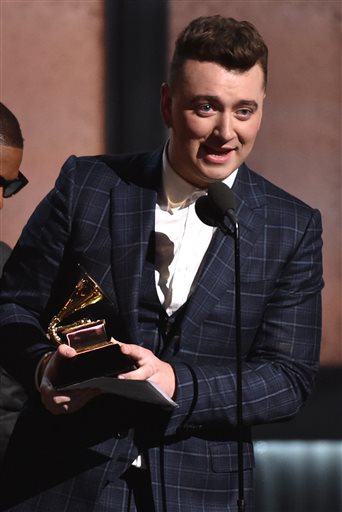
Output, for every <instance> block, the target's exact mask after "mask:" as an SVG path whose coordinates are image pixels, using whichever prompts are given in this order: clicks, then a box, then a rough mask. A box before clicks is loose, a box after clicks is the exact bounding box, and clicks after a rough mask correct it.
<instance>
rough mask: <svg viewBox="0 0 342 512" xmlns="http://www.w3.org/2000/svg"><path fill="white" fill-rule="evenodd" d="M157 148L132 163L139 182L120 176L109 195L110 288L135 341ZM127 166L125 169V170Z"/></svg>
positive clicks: (151, 217) (152, 215)
mask: <svg viewBox="0 0 342 512" xmlns="http://www.w3.org/2000/svg"><path fill="white" fill-rule="evenodd" d="M160 169H161V154H160V152H158V153H156V154H154V156H153V157H152V158H151V159H150V160H149V161H148V165H147V164H146V162H145V163H142V162H140V166H139V162H137V163H135V165H134V169H133V170H134V173H135V174H136V175H137V174H139V182H135V181H131V180H130V178H128V179H127V180H120V182H119V183H118V185H117V187H115V189H113V190H112V195H111V219H112V240H113V243H112V261H113V264H112V268H113V281H114V288H115V290H116V292H117V300H118V303H119V308H120V312H121V315H122V317H123V318H124V319H125V323H126V327H127V330H128V332H130V335H131V339H132V340H134V342H135V343H139V331H138V312H139V294H140V283H141V276H142V272H143V266H144V262H145V260H146V254H147V251H148V248H149V244H151V243H152V236H153V232H154V224H155V205H156V201H157V190H158V186H159V180H160V174H161V173H160ZM129 172H130V170H128V174H129Z"/></svg>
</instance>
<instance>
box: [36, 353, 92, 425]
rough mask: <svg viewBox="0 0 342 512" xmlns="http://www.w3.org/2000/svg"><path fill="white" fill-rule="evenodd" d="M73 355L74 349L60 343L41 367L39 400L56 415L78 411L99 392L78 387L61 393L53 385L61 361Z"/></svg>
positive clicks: (74, 354)
mask: <svg viewBox="0 0 342 512" xmlns="http://www.w3.org/2000/svg"><path fill="white" fill-rule="evenodd" d="M75 356H76V350H74V349H73V348H71V347H69V346H68V345H65V344H61V345H59V347H58V349H57V350H56V352H54V353H53V354H51V357H50V359H49V360H48V361H47V362H46V364H45V368H43V372H42V378H41V383H40V394H41V400H42V403H43V404H44V406H45V407H46V409H47V410H48V411H50V412H51V413H52V414H56V415H58V414H65V413H70V412H75V411H78V410H79V409H81V408H82V407H84V405H86V403H88V402H89V401H90V400H91V399H92V398H94V397H95V396H97V395H98V394H99V393H100V391H98V390H96V389H80V390H74V391H69V392H68V393H61V392H60V391H57V390H56V389H55V388H54V387H53V385H52V382H54V380H55V378H56V376H57V375H58V370H59V365H60V363H61V361H62V360H63V359H65V358H70V357H75ZM43 364H44V363H43Z"/></svg>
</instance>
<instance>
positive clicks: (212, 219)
mask: <svg viewBox="0 0 342 512" xmlns="http://www.w3.org/2000/svg"><path fill="white" fill-rule="evenodd" d="M195 210H196V213H197V216H198V217H199V219H200V220H201V221H202V222H203V223H204V224H207V225H208V226H214V227H218V228H219V229H220V230H221V231H222V232H223V234H224V235H234V232H232V228H231V226H227V225H226V224H225V222H224V218H225V217H226V216H227V217H228V218H229V220H230V221H231V223H232V224H233V225H234V227H235V232H237V219H236V215H235V211H234V210H235V196H234V193H233V192H232V190H231V189H230V188H229V187H228V186H227V185H225V184H224V183H222V182H220V181H216V182H214V183H210V185H209V186H208V195H207V196H201V197H199V198H198V199H197V201H196V203H195Z"/></svg>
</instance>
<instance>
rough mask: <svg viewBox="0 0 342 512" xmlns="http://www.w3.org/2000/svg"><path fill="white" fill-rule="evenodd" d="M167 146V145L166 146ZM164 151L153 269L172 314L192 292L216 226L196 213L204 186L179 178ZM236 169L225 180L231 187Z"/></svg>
mask: <svg viewBox="0 0 342 512" xmlns="http://www.w3.org/2000/svg"><path fill="white" fill-rule="evenodd" d="M166 148H167V146H166ZM166 148H165V149H164V153H163V179H162V190H161V191H160V193H159V196H158V202H157V205H156V218H155V231H156V269H155V279H156V287H157V292H158V297H159V300H160V302H161V304H162V305H163V307H164V308H165V311H166V312H167V314H168V315H172V313H173V312H174V311H176V310H177V309H178V308H179V307H180V306H182V304H184V303H185V302H186V300H187V298H188V296H189V295H190V294H191V291H192V287H193V286H194V285H195V283H196V277H197V275H198V271H199V269H200V265H201V262H202V260H203V257H204V255H205V253H206V251H207V249H208V246H209V244H210V241H211V238H212V236H213V233H214V231H215V229H216V228H213V227H212V226H207V225H206V224H204V223H203V222H202V221H201V220H200V219H199V218H198V216H197V214H196V211H195V202H196V199H198V198H199V197H200V196H202V195H205V194H206V192H207V191H206V190H203V189H198V188H196V187H194V186H193V185H191V184H190V183H188V182H187V181H185V180H184V179H183V178H181V177H180V176H179V175H178V174H177V173H176V172H175V171H174V170H173V169H172V167H171V165H170V163H169V161H168V158H167V149H166ZM236 174H237V169H236V170H235V171H234V172H233V173H232V174H230V175H229V176H228V177H227V178H226V179H225V180H224V183H225V184H226V185H228V186H229V187H232V185H233V183H234V180H235V177H236Z"/></svg>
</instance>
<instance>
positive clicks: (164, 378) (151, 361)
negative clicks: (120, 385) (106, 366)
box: [118, 343, 176, 398]
mask: <svg viewBox="0 0 342 512" xmlns="http://www.w3.org/2000/svg"><path fill="white" fill-rule="evenodd" d="M120 346H121V352H122V353H123V354H125V355H127V356H129V357H131V358H132V359H133V360H134V362H135V364H136V366H137V370H133V371H132V372H127V373H123V374H121V375H119V376H118V378H119V379H127V380H149V381H151V382H153V383H154V384H158V386H159V387H160V388H161V389H162V390H163V391H165V393H167V394H168V395H169V397H171V398H172V397H173V396H174V394H175V390H176V377H175V374H174V371H173V368H172V366H171V365H170V364H169V363H166V362H165V361H162V360H161V359H158V357H157V356H155V355H154V354H153V352H151V350H148V349H147V348H144V347H140V346H139V345H131V344H125V343H120Z"/></svg>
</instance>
